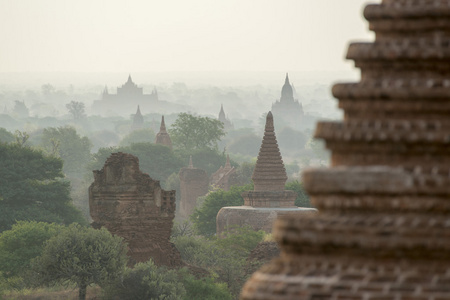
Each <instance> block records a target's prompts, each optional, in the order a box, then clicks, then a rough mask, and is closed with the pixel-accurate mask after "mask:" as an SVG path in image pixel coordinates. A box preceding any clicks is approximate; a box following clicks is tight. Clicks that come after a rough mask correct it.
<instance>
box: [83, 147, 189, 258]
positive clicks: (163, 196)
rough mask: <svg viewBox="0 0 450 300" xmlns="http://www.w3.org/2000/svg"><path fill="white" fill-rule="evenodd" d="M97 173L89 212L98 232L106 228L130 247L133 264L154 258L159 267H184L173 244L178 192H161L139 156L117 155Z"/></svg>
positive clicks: (90, 190)
mask: <svg viewBox="0 0 450 300" xmlns="http://www.w3.org/2000/svg"><path fill="white" fill-rule="evenodd" d="M93 172H94V182H93V183H92V184H91V186H90V187H89V208H90V211H91V217H92V219H93V223H92V226H93V227H94V228H100V227H105V228H107V229H108V230H109V231H110V232H111V233H112V234H115V235H118V236H121V237H123V238H124V240H125V241H126V242H127V243H128V247H129V251H128V255H129V256H130V257H131V261H130V263H131V264H132V265H133V264H134V263H137V262H145V261H147V260H149V259H150V258H151V259H152V260H153V261H154V262H155V263H156V264H157V265H165V266H169V267H179V266H182V264H183V263H182V261H181V256H180V253H179V252H178V250H177V249H176V248H175V246H174V245H173V244H172V243H171V242H170V241H169V239H170V235H171V231H172V225H173V219H174V217H175V191H165V190H163V189H161V187H160V184H159V181H157V180H153V179H152V178H150V176H149V175H148V174H145V173H142V172H141V171H140V169H139V160H138V158H137V157H136V156H133V155H131V154H127V153H121V152H119V153H113V154H111V156H110V157H109V158H108V159H107V160H106V162H105V165H104V167H103V169H101V170H100V171H93Z"/></svg>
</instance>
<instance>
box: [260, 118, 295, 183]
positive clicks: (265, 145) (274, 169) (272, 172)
mask: <svg viewBox="0 0 450 300" xmlns="http://www.w3.org/2000/svg"><path fill="white" fill-rule="evenodd" d="M252 179H253V183H254V186H255V188H254V190H255V191H284V185H285V183H286V180H287V175H286V169H285V168H284V164H283V160H282V158H281V154H280V149H279V148H278V143H277V139H276V137H275V131H274V124H273V116H272V113H271V112H270V111H269V113H268V114H267V117H266V127H265V131H264V137H263V140H262V144H261V148H260V150H259V154H258V160H257V161H256V165H255V170H254V171H253V175H252Z"/></svg>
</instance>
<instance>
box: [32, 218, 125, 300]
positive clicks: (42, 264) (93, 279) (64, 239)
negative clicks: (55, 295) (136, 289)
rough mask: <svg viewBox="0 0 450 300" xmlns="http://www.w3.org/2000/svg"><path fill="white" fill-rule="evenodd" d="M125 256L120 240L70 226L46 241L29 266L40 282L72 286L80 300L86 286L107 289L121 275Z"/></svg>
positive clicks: (122, 243)
mask: <svg viewBox="0 0 450 300" xmlns="http://www.w3.org/2000/svg"><path fill="white" fill-rule="evenodd" d="M126 253H127V246H126V244H125V243H124V242H123V239H122V238H121V237H118V236H113V235H111V233H109V231H108V230H106V229H105V228H102V229H100V230H98V229H93V228H89V227H82V226H80V225H75V224H73V225H70V226H69V227H68V228H67V229H65V230H64V231H62V232H61V233H60V234H58V235H56V236H54V237H52V238H50V239H49V240H48V241H47V242H46V244H45V247H44V250H43V251H42V254H41V256H39V257H37V258H36V259H34V260H33V262H32V265H33V270H34V271H35V272H36V274H38V279H39V281H40V282H42V283H45V284H50V285H51V284H55V283H59V284H70V283H74V284H76V285H77V287H78V288H79V293H78V295H79V299H80V300H84V299H85V298H86V288H87V287H88V286H89V285H91V284H94V283H95V284H98V285H108V284H110V283H111V282H114V281H116V280H117V279H118V278H119V277H120V276H121V275H122V274H123V272H124V271H125V267H126V263H127V256H126Z"/></svg>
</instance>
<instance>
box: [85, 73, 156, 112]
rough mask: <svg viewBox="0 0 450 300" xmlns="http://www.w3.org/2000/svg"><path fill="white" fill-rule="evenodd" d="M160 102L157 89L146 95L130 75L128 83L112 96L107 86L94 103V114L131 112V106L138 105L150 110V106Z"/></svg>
mask: <svg viewBox="0 0 450 300" xmlns="http://www.w3.org/2000/svg"><path fill="white" fill-rule="evenodd" d="M158 101H159V99H158V92H157V90H156V89H153V91H152V93H151V94H144V91H143V88H142V87H138V86H137V84H136V83H134V82H133V80H132V79H131V75H128V80H127V82H125V83H124V84H123V85H122V86H121V87H118V88H117V93H116V94H111V93H110V92H109V91H108V87H107V86H105V88H104V90H103V93H102V94H101V97H100V100H96V101H94V103H93V106H92V108H93V111H94V113H104V112H105V110H106V109H108V110H114V111H116V112H123V111H127V110H129V108H130V106H137V105H140V106H141V108H142V107H145V108H146V110H149V108H150V107H149V106H148V104H155V103H156V102H158Z"/></svg>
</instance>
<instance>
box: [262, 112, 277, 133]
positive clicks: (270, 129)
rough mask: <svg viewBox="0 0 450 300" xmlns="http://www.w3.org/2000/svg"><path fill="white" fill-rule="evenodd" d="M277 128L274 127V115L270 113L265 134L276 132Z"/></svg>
mask: <svg viewBox="0 0 450 300" xmlns="http://www.w3.org/2000/svg"><path fill="white" fill-rule="evenodd" d="M274 130H275V128H274V126H273V115H272V112H271V111H269V112H268V113H267V116H266V126H265V128H264V134H265V133H267V132H274Z"/></svg>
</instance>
